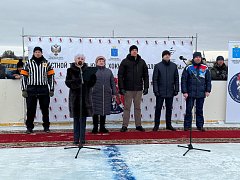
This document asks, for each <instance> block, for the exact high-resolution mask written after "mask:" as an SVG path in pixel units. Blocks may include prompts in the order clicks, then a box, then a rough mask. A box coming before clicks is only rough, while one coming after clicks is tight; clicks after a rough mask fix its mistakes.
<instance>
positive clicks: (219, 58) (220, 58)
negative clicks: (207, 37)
mask: <svg viewBox="0 0 240 180" xmlns="http://www.w3.org/2000/svg"><path fill="white" fill-rule="evenodd" d="M220 60H223V61H224V57H223V56H218V57H217V59H216V61H220Z"/></svg>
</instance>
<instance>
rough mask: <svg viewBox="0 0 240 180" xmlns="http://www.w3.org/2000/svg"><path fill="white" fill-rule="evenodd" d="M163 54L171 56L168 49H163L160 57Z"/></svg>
mask: <svg viewBox="0 0 240 180" xmlns="http://www.w3.org/2000/svg"><path fill="white" fill-rule="evenodd" d="M165 55H169V56H171V53H170V51H168V50H164V51H163V52H162V58H163V56H165Z"/></svg>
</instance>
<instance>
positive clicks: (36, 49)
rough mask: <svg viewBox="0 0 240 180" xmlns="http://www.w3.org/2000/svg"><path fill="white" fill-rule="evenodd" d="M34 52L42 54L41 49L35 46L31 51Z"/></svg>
mask: <svg viewBox="0 0 240 180" xmlns="http://www.w3.org/2000/svg"><path fill="white" fill-rule="evenodd" d="M35 51H40V52H41V53H42V48H40V47H39V46H37V47H35V48H34V49H33V52H35Z"/></svg>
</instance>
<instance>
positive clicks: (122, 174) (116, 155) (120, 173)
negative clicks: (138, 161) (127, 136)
mask: <svg viewBox="0 0 240 180" xmlns="http://www.w3.org/2000/svg"><path fill="white" fill-rule="evenodd" d="M104 153H105V154H106V155H107V157H108V162H109V164H110V165H111V167H112V171H113V173H114V179H115V180H136V178H135V177H134V176H133V173H132V172H131V171H130V169H129V167H128V165H127V164H126V162H125V161H124V159H123V158H122V157H121V153H120V152H119V149H118V148H117V147H116V146H114V145H111V146H107V147H106V148H104Z"/></svg>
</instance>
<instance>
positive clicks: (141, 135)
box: [0, 130, 240, 143]
mask: <svg viewBox="0 0 240 180" xmlns="http://www.w3.org/2000/svg"><path fill="white" fill-rule="evenodd" d="M192 136H193V138H215V139H217V138H240V130H208V131H206V132H199V131H193V134H192ZM186 138H189V132H185V131H176V132H172V131H158V132H152V131H149V132H136V131H130V132H125V133H121V132H110V133H109V134H107V135H102V134H98V135H93V134H91V133H89V132H88V133H87V134H86V140H87V141H89V140H90V141H91V140H92V141H101V140H103V141H111V140H148V139H186ZM60 141H61V142H65V141H67V142H72V141H73V133H71V132H51V133H48V134H47V133H43V132H36V133H33V134H30V135H28V134H24V133H8V134H6V133H5V134H0V143H21V142H60Z"/></svg>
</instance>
